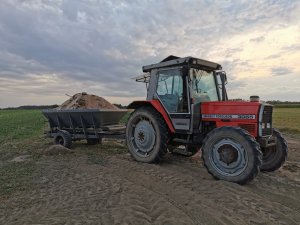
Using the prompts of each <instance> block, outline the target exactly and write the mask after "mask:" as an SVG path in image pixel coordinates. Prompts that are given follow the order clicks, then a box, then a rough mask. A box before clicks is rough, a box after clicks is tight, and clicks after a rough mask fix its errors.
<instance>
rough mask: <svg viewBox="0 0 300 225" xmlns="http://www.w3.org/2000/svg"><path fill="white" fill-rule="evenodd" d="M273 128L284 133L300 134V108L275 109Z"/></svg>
mask: <svg viewBox="0 0 300 225" xmlns="http://www.w3.org/2000/svg"><path fill="white" fill-rule="evenodd" d="M273 127H275V128H278V129H279V130H280V131H282V132H284V133H291V134H300V108H274V112H273Z"/></svg>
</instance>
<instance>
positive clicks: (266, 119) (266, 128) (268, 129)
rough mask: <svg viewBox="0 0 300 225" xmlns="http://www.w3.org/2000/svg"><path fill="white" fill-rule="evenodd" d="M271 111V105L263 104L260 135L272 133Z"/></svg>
mask: <svg viewBox="0 0 300 225" xmlns="http://www.w3.org/2000/svg"><path fill="white" fill-rule="evenodd" d="M272 113H273V106H271V105H265V106H264V111H263V114H262V120H261V122H262V124H261V127H262V136H267V135H272V131H273V129H272Z"/></svg>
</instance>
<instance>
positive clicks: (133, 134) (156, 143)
mask: <svg viewBox="0 0 300 225" xmlns="http://www.w3.org/2000/svg"><path fill="white" fill-rule="evenodd" d="M168 139H169V131H168V128H167V125H166V123H165V121H164V120H163V118H162V116H161V115H160V114H159V113H158V112H157V111H156V110H154V109H153V108H151V107H147V106H144V107H141V108H138V109H136V110H135V111H134V112H133V114H132V115H131V116H130V118H129V120H128V122H127V126H126V141H127V146H128V150H129V152H130V154H131V156H132V157H133V158H134V159H135V160H137V161H140V162H145V163H157V162H159V161H160V160H161V159H162V158H163V156H164V155H165V154H166V153H167V144H168Z"/></svg>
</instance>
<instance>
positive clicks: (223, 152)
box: [202, 127, 262, 184]
mask: <svg viewBox="0 0 300 225" xmlns="http://www.w3.org/2000/svg"><path fill="white" fill-rule="evenodd" d="M202 159H203V161H204V165H205V167H206V168H207V170H208V172H209V173H210V174H212V175H213V176H214V177H215V178H216V179H221V180H226V181H230V182H234V183H238V184H246V183H248V182H250V181H251V180H253V179H254V178H255V176H256V175H257V174H258V172H259V168H260V166H261V163H262V152H261V150H260V146H259V144H258V143H257V142H256V140H255V139H254V138H253V137H252V136H251V135H250V134H249V133H248V132H247V131H245V130H243V129H241V128H239V127H220V128H216V129H214V130H213V131H211V132H210V133H209V134H208V135H207V136H206V138H205V139H204V141H203V146H202Z"/></svg>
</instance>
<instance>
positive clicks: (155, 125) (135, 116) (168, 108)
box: [126, 56, 288, 184]
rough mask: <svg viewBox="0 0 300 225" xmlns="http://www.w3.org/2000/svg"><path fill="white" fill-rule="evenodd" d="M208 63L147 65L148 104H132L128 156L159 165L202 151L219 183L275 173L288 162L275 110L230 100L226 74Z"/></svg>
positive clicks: (171, 58)
mask: <svg viewBox="0 0 300 225" xmlns="http://www.w3.org/2000/svg"><path fill="white" fill-rule="evenodd" d="M221 69H222V67H221V65H219V64H217V63H213V62H209V61H206V60H202V59H198V58H194V57H185V58H179V57H176V56H169V57H167V58H166V59H164V60H163V61H161V62H160V63H157V64H152V65H148V66H144V67H143V72H144V75H142V76H140V77H137V78H136V81H139V82H145V83H146V86H147V100H146V101H135V102H132V103H131V104H130V105H129V106H128V108H130V109H134V111H133V113H132V114H131V116H130V118H129V120H128V122H127V127H126V139H127V145H128V149H129V152H130V154H131V155H132V157H133V158H134V159H135V160H137V161H140V162H145V163H157V162H159V161H160V160H162V158H163V157H164V155H165V154H166V153H167V152H168V151H169V152H173V151H175V150H176V149H177V148H179V147H180V146H181V148H182V146H184V151H185V152H186V153H187V154H186V155H189V156H191V155H194V154H195V153H197V152H198V150H200V149H201V150H202V159H203V162H204V165H205V167H206V168H207V170H208V172H209V173H210V174H212V175H213V176H214V177H215V178H216V179H222V180H226V181H230V182H235V183H239V184H246V183H247V182H250V181H251V180H253V179H254V177H255V176H256V175H257V174H258V172H259V171H274V170H277V169H278V168H280V167H281V165H282V164H283V163H284V162H285V160H286V158H287V151H288V147H287V142H286V140H285V139H284V138H283V137H282V135H281V133H280V132H279V131H278V130H276V129H274V128H273V127H272V111H273V107H272V106H271V105H269V104H266V103H263V102H260V101H259V98H258V97H257V96H253V97H252V98H251V99H250V101H229V100H228V97H227V92H226V89H225V85H226V83H227V78H226V73H225V72H224V71H222V70H221Z"/></svg>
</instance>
